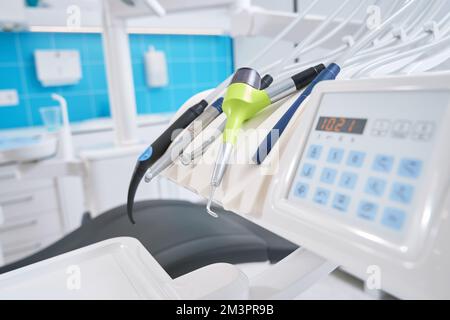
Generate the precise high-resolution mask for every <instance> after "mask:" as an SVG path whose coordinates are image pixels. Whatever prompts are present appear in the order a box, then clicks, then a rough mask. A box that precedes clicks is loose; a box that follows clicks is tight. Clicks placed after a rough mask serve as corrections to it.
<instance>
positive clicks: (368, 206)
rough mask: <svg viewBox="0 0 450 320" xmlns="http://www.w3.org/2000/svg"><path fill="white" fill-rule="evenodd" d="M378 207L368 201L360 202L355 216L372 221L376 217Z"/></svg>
mask: <svg viewBox="0 0 450 320" xmlns="http://www.w3.org/2000/svg"><path fill="white" fill-rule="evenodd" d="M377 211H378V205H377V204H375V203H372V202H369V201H361V202H360V203H359V205H358V209H357V211H356V214H357V215H358V217H360V218H363V219H366V220H370V221H373V220H374V219H375V216H376V215H377Z"/></svg>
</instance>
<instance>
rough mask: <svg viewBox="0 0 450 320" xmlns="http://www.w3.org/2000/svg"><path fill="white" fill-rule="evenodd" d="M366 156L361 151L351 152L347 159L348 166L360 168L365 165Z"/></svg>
mask: <svg viewBox="0 0 450 320" xmlns="http://www.w3.org/2000/svg"><path fill="white" fill-rule="evenodd" d="M365 157H366V154H365V153H364V152H359V151H350V153H349V154H348V157H347V165H349V166H352V167H356V168H360V167H362V165H363V162H364V158H365Z"/></svg>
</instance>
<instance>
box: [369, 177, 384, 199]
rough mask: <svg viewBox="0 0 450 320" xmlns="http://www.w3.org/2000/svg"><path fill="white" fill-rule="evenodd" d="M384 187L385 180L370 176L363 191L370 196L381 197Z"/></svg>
mask: <svg viewBox="0 0 450 320" xmlns="http://www.w3.org/2000/svg"><path fill="white" fill-rule="evenodd" d="M385 188H386V181H384V180H382V179H378V178H373V177H370V178H369V179H367V183H366V187H365V189H364V191H365V192H366V193H367V194H370V195H372V196H376V197H381V196H382V195H383V193H384V189H385Z"/></svg>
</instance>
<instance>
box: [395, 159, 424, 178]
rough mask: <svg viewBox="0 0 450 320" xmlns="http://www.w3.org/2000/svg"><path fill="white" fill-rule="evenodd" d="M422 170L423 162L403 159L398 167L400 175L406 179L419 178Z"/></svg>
mask: <svg viewBox="0 0 450 320" xmlns="http://www.w3.org/2000/svg"><path fill="white" fill-rule="evenodd" d="M421 170H422V161H420V160H417V159H402V160H401V161H400V165H399V167H398V175H399V176H402V177H406V178H417V177H418V176H419V175H420V171H421Z"/></svg>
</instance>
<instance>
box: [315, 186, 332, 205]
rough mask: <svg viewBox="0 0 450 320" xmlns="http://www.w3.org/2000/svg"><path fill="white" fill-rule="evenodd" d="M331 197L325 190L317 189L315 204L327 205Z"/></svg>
mask: <svg viewBox="0 0 450 320" xmlns="http://www.w3.org/2000/svg"><path fill="white" fill-rule="evenodd" d="M329 197H330V191H329V190H327V189H323V188H317V189H316V193H315V194H314V199H313V200H314V202H316V203H318V204H324V205H325V204H327V202H328V198H329Z"/></svg>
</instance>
